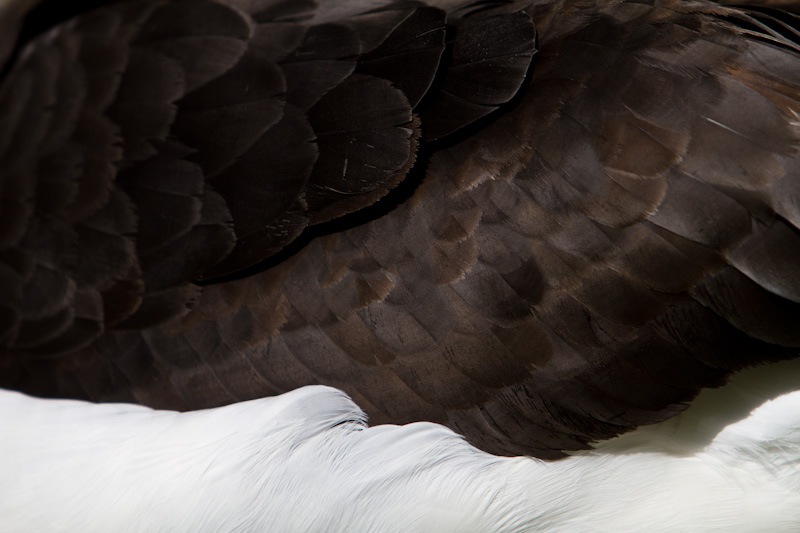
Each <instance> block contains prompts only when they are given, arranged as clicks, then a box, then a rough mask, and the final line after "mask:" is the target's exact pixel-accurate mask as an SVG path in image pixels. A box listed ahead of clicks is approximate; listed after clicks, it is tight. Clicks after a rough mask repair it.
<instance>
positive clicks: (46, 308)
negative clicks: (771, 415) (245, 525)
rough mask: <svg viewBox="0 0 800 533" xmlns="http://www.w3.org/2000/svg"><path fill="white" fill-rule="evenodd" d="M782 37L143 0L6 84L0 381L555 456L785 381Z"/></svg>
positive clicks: (12, 72)
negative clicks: (766, 373) (769, 381)
mask: <svg viewBox="0 0 800 533" xmlns="http://www.w3.org/2000/svg"><path fill="white" fill-rule="evenodd" d="M190 3H191V9H189V8H188V4H190ZM770 17H773V18H774V16H773V15H772V14H769V15H767V14H763V13H757V12H752V13H746V12H742V11H737V10H734V9H732V8H724V7H720V6H717V5H715V4H710V3H706V2H684V1H678V0H665V1H663V2H654V3H653V2H634V1H618V0H607V1H603V2H596V3H595V2H580V1H577V0H554V1H535V0H534V1H531V2H524V1H507V2H506V1H500V2H475V1H474V0H464V1H457V0H442V1H437V2H427V5H426V4H423V3H419V2H395V3H386V2H377V1H376V2H370V1H364V2H347V3H341V2H334V1H323V0H318V2H313V1H308V2H296V1H293V0H292V1H284V2H281V1H279V0H250V1H245V0H219V1H213V0H203V1H199V2H198V1H194V2H188V1H187V0H175V1H168V0H161V1H156V0H148V1H139V2H123V3H113V4H111V5H109V6H108V7H107V8H104V9H102V10H99V11H96V12H91V13H89V14H86V15H84V16H82V17H80V18H78V19H76V20H75V21H74V22H69V23H67V24H66V25H64V26H60V27H59V28H58V29H56V30H53V31H51V32H49V33H47V34H45V35H43V36H41V37H39V38H37V39H36V40H34V41H32V43H31V44H30V45H28V47H27V48H24V49H22V50H21V51H19V52H18V53H17V55H16V59H15V60H14V65H13V67H9V69H8V71H7V73H6V75H5V78H4V79H3V80H2V85H0V169H2V170H1V172H2V181H1V182H0V186H1V187H2V188H1V189H0V291H1V292H0V294H2V296H0V342H1V343H2V346H4V348H3V349H2V352H0V386H4V387H10V388H17V389H21V390H24V391H26V392H30V393H36V394H43V395H50V396H70V397H81V398H90V399H94V400H101V401H110V400H115V401H134V402H140V403H145V404H148V405H152V406H157V407H168V408H175V409H196V408H201V407H207V406H213V405H220V404H225V403H230V402H234V401H238V400H243V399H248V398H253V397H259V396H264V395H269V394H276V393H279V392H283V391H286V390H289V389H292V388H295V387H299V386H302V385H307V384H311V383H324V384H329V385H333V386H336V387H339V388H342V389H344V390H345V391H346V392H347V393H348V394H350V395H351V396H352V397H353V398H354V399H355V400H356V402H357V403H358V404H359V405H361V406H363V407H364V408H365V410H366V411H367V412H368V413H369V414H370V416H371V417H372V420H373V421H374V422H376V423H381V422H388V421H392V422H409V421H412V420H431V421H435V422H440V423H444V424H447V425H449V426H450V427H452V428H453V429H455V430H456V431H458V432H460V433H462V434H464V435H466V436H467V438H468V439H469V440H470V441H471V442H473V443H474V444H476V445H478V446H480V447H482V448H484V449H486V450H488V451H491V452H495V453H505V454H518V453H523V454H533V455H537V456H540V457H555V456H558V455H559V454H560V451H561V450H565V449H578V448H582V447H585V446H586V443H587V442H589V441H591V440H593V439H598V438H603V437H608V436H611V435H614V434H617V433H619V432H622V431H625V430H627V429H629V428H631V427H635V426H637V425H640V424H645V423H652V422H655V421H658V420H662V419H664V418H667V417H669V416H671V415H672V414H674V413H676V412H679V411H680V410H681V409H682V408H683V406H684V404H683V402H685V401H687V400H689V399H691V398H692V397H693V396H694V395H695V394H696V393H697V392H698V390H699V389H700V388H702V387H706V386H714V385H719V384H721V383H723V382H724V381H725V379H726V377H727V376H728V375H729V374H730V373H731V372H732V371H735V370H737V369H740V368H743V367H745V366H747V365H751V364H756V363H759V362H764V361H770V360H776V359H780V358H788V357H795V356H796V355H798V347H799V346H800V327H798V324H800V307H799V306H798V304H800V267H799V266H798V265H800V234H799V233H798V231H799V230H798V228H800V207H799V206H800V174H799V172H800V156H799V155H798V148H800V122H799V121H798V116H800V115H798V114H799V113H800V54H798V52H797V51H796V49H797V45H796V44H794V43H793V41H792V40H791V39H792V38H793V36H792V33H791V28H792V26H791V19H787V20H788V21H789V22H786V23H779V24H778V25H777V26H775V25H774V24H773V26H768V25H767V27H769V28H775V27H777V30H776V29H772V30H771V31H770V30H768V29H764V28H762V26H765V25H766V22H763V23H762V21H767V22H769V21H770V20H771V19H770ZM770 23H771V22H770ZM759 24H761V26H760V25H759ZM781 24H783V25H782V26H781ZM795 37H796V36H795ZM537 48H538V52H537ZM534 60H537V61H536V62H535V63H536V64H535V65H533V62H534ZM390 191H391V192H390ZM351 213H352V214H351Z"/></svg>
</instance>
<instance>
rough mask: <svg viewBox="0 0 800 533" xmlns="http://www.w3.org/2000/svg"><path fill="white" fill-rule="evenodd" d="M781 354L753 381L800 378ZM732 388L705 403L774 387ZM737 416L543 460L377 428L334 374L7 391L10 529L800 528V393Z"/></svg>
mask: <svg viewBox="0 0 800 533" xmlns="http://www.w3.org/2000/svg"><path fill="white" fill-rule="evenodd" d="M791 365H794V367H797V366H798V365H797V363H796V362H794V363H791ZM777 368H778V370H768V371H767V370H764V369H757V370H755V371H754V372H756V373H758V375H757V376H756V378H754V379H751V380H750V381H752V382H753V383H756V384H760V383H763V382H764V377H765V376H764V373H765V372H771V373H772V374H773V375H774V376H778V377H780V376H782V375H783V376H786V375H792V374H791V373H787V372H786V371H785V368H786V366H785V365H784V367H777ZM782 368H783V370H782ZM794 375H797V374H796V373H795V374H794ZM747 381H748V380H747V377H746V376H745V377H743V378H741V379H740V382H741V383H745V384H747ZM784 381H786V379H784ZM736 394H738V399H736V398H734V396H733V395H732V393H731V392H730V389H728V390H727V391H709V392H707V393H705V396H706V397H705V398H700V400H699V402H698V404H703V403H705V404H707V405H706V407H708V408H710V409H709V410H710V412H713V413H719V412H720V409H719V405H717V404H718V403H719V402H720V401H721V402H722V403H724V404H725V405H728V406H729V407H730V408H731V409H733V410H735V409H736V408H741V407H742V406H747V405H748V404H752V402H753V399H754V398H756V397H763V396H762V395H760V394H756V393H754V392H752V387H751V389H750V390H748V391H745V392H744V393H741V392H737V393H736ZM729 415H730V413H727V414H724V416H723V418H718V419H717V420H710V419H707V418H702V417H701V416H702V413H701V415H698V410H697V409H694V410H692V409H690V410H689V412H688V413H687V414H686V416H682V417H677V418H675V419H672V420H670V421H668V422H667V423H665V424H662V425H658V426H653V427H649V428H642V429H640V430H639V431H637V432H634V433H632V434H629V435H626V436H624V437H621V438H619V439H615V440H613V441H609V442H606V443H601V444H600V445H598V446H597V448H596V449H595V450H594V451H591V452H587V453H581V454H577V455H576V456H573V457H570V458H568V459H566V460H562V461H557V462H552V463H546V462H542V461H538V460H533V459H528V458H499V457H495V456H492V455H489V454H486V453H483V452H481V451H479V450H477V449H475V448H473V447H471V446H469V445H468V444H467V443H466V442H464V441H463V440H462V439H461V438H460V437H459V436H457V435H456V434H454V433H452V432H451V431H450V430H448V429H446V428H443V427H441V426H437V425H435V424H430V423H419V424H410V425H407V426H377V427H373V428H367V426H366V423H365V420H364V415H363V413H362V411H361V410H360V409H359V408H358V407H357V406H356V405H355V404H354V403H353V402H352V401H351V400H350V399H349V398H347V397H346V396H345V395H344V394H343V393H341V392H339V391H337V390H335V389H331V388H327V387H321V386H315V387H306V388H303V389H299V390H296V391H293V392H290V393H287V394H284V395H282V396H278V397H275V398H266V399H262V400H254V401H250V402H244V403H239V404H235V405H231V406H228V407H222V408H218V409H211V410H206V411H197V412H191V413H184V414H180V413H176V412H169V411H154V410H151V409H148V408H145V407H140V406H133V405H122V404H106V405H95V404H90V403H86V402H79V401H66V400H41V399H35V398H31V397H29V396H25V395H23V394H20V393H17V392H11V391H0V428H2V429H0V529H1V530H2V531H5V532H12V531H25V532H28V531H115V532H121V531H165V532H166V531H169V532H176V531H280V532H288V531H302V532H306V531H343V532H344V531H346V532H352V531H431V532H442V531H458V532H464V531H492V532H506V531H508V532H520V531H670V532H674V531H771V532H777V531H797V530H798V528H800V392H793V393H789V394H785V395H782V396H779V397H778V398H777V399H775V400H773V401H768V402H767V403H765V404H764V405H762V406H761V407H758V408H757V409H756V410H755V411H753V412H752V414H751V415H750V416H749V417H747V418H746V419H744V420H742V421H740V422H737V423H734V424H730V425H728V426H727V427H724V424H725V423H727V422H722V420H724V419H725V417H728V416H729ZM698 417H701V418H698ZM720 427H724V429H722V431H719V432H718V434H716V436H714V435H712V434H711V433H716V432H717V430H718V428H720Z"/></svg>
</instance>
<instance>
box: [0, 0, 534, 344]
mask: <svg viewBox="0 0 800 533" xmlns="http://www.w3.org/2000/svg"><path fill="white" fill-rule="evenodd" d="M44 7H45V6H40V8H39V9H44ZM368 7H370V9H367V8H366V7H365V8H363V9H361V10H357V11H355V12H353V13H349V14H348V15H347V16H343V17H339V18H336V19H331V18H330V16H328V17H325V16H322V15H324V12H323V10H319V9H317V6H316V4H314V3H313V2H311V3H308V4H302V3H297V2H277V1H274V0H271V1H269V2H251V3H246V2H230V3H227V4H226V3H220V2H214V1H201V2H193V1H192V2H190V1H151V2H127V3H119V4H113V5H111V6H109V7H107V8H105V9H101V10H97V11H94V12H92V13H90V14H86V15H84V16H82V17H80V18H78V19H75V20H74V21H72V22H69V23H67V24H66V25H63V26H60V27H58V28H56V29H54V30H52V31H51V32H50V33H48V34H47V35H45V36H43V37H41V38H39V39H38V40H36V41H34V42H32V43H31V44H30V45H29V46H28V47H27V48H25V49H24V50H23V51H21V52H20V53H19V59H18V61H17V62H16V64H15V65H14V66H13V68H12V69H11V70H10V72H9V73H8V75H7V76H6V78H5V80H4V83H3V86H2V93H0V114H2V116H3V117H4V120H3V121H2V123H1V124H0V131H2V133H0V137H2V141H0V166H2V168H3V180H2V197H1V200H0V201H2V213H3V219H2V221H0V227H2V236H1V237H0V249H1V250H2V252H3V254H4V255H3V259H2V266H0V270H1V271H2V274H0V285H1V286H2V288H3V298H2V305H0V316H2V320H0V339H2V345H3V346H5V347H6V348H7V349H8V350H9V351H11V352H14V353H17V354H25V353H27V354H28V355H36V354H38V355H58V354H64V353H68V352H71V351H73V350H75V349H78V348H80V347H84V346H87V345H89V344H91V343H92V342H93V341H94V340H95V339H97V338H99V337H100V336H102V335H103V334H104V332H106V331H109V330H112V329H116V330H142V329H147V328H150V327H154V326H157V325H161V324H164V323H166V322H169V321H171V320H175V319H176V318H178V317H180V316H183V315H185V314H186V313H187V312H188V310H189V307H190V306H191V305H192V304H193V302H194V301H195V300H196V298H197V296H198V295H199V289H198V287H197V285H196V284H195V283H193V282H195V281H199V280H209V279H214V278H219V277H222V276H231V275H241V272H242V271H244V270H245V269H247V268H248V267H251V266H252V265H254V264H257V263H259V262H261V261H263V260H265V259H267V258H269V257H271V256H272V255H274V254H275V253H276V252H278V251H280V250H282V249H283V248H284V247H286V246H287V245H288V244H289V243H291V242H292V241H293V240H294V239H295V238H296V237H297V236H298V235H300V234H301V233H302V232H303V230H304V229H305V228H306V227H307V226H309V225H312V224H318V223H321V222H326V221H329V220H333V219H337V218H339V217H341V216H342V215H345V214H347V213H350V212H353V211H357V210H359V209H361V208H363V207H365V206H367V205H370V204H372V203H374V202H375V201H376V200H378V199H379V198H381V197H382V196H384V195H385V194H386V193H387V192H388V191H389V190H390V189H392V188H393V187H395V186H396V185H397V184H398V183H400V182H401V181H402V180H403V178H404V177H405V175H406V174H407V172H408V170H409V169H410V168H411V166H412V165H413V163H414V161H415V159H416V154H417V150H418V145H419V141H418V139H419V137H420V134H421V123H422V122H423V121H422V120H420V119H419V118H417V115H420V114H423V113H424V123H425V131H426V136H427V137H429V138H431V139H433V138H440V137H443V136H445V135H447V134H450V133H453V132H455V131H458V130H459V129H460V128H462V127H464V126H465V125H467V124H469V123H471V122H474V121H475V120H477V119H479V118H481V117H483V116H485V115H487V114H489V113H491V112H492V111H494V110H495V109H497V108H498V107H499V106H501V105H502V104H503V103H504V102H505V101H507V100H508V99H510V98H512V97H513V96H514V94H515V93H516V91H517V89H518V88H519V86H520V84H521V82H522V80H523V79H524V77H525V75H526V72H527V70H528V66H529V64H530V61H531V58H532V56H533V54H534V52H535V50H534V48H533V38H534V31H533V25H532V22H531V20H530V17H529V16H528V15H526V14H525V13H524V12H522V11H520V10H519V9H517V10H515V11H513V12H502V13H495V11H494V10H489V11H488V12H487V11H481V12H480V13H476V14H472V13H464V14H463V15H461V16H454V17H451V18H450V22H449V25H450V26H449V27H450V31H451V36H450V37H449V38H447V39H446V31H447V28H448V20H447V15H446V13H445V12H444V11H442V10H440V9H437V8H433V7H429V6H426V5H424V4H419V3H391V4H384V5H380V6H368ZM313 14H316V15H317V16H318V17H317V18H320V20H316V19H315V20H311V19H310V17H311V15H313ZM486 20H491V21H494V22H497V21H500V24H501V26H502V27H503V28H504V29H505V30H506V31H507V32H509V33H508V34H507V35H504V37H503V40H502V42H498V43H489V44H490V46H489V47H488V48H487V47H486V46H483V44H485V43H482V46H481V47H479V49H476V47H475V45H474V43H472V42H471V41H469V40H467V39H465V35H468V33H467V30H470V32H471V30H472V28H473V27H474V26H476V25H478V26H480V25H481V24H483V25H484V26H485V25H486V22H485V21H486ZM478 29H480V27H479V28H478ZM484 32H485V30H484ZM471 33H474V32H471ZM471 33H469V34H471ZM445 52H447V54H448V57H450V56H452V58H453V59H452V60H451V59H448V60H447V62H446V63H443V62H442V56H443V54H444V53H445ZM479 54H481V55H479ZM500 54H504V55H502V56H501V55H500ZM483 62H493V63H494V64H493V65H491V66H490V67H488V68H483V69H482V70H481V69H480V68H477V67H476V66H475V65H478V66H480V65H481V63H483ZM492 68H494V69H498V68H502V69H504V70H503V74H504V76H503V78H502V79H503V83H504V85H503V86H502V87H500V90H499V91H498V90H494V88H493V87H494V85H496V82H494V81H492V80H491V79H490V78H486V76H485V74H486V72H491V71H492ZM478 71H480V72H478ZM479 75H480V76H482V77H483V78H484V79H483V80H481V79H477V80H476V78H477V76H479ZM439 78H441V80H440V79H439ZM473 80H475V81H473ZM434 82H435V83H434ZM470 83H472V84H473V85H474V84H476V83H477V84H478V85H482V86H483V87H484V89H485V93H486V94H489V95H491V98H490V99H489V100H488V101H484V100H486V99H482V98H481V96H479V97H478V98H477V99H475V100H474V101H468V100H465V99H464V98H460V97H459V95H458V93H457V91H458V90H459V88H460V87H461V86H462V85H468V84H470ZM468 89H469V87H468ZM500 91H505V92H502V94H501V92H500ZM451 93H453V94H454V96H451V97H450V100H448V105H444V104H440V103H439V102H438V100H439V99H442V98H443V96H442V95H445V94H446V95H451ZM453 100H455V101H456V103H455V104H453V103H452V102H451V101H453ZM454 105H455V107H454ZM459 105H461V106H467V107H469V110H468V112H466V113H461V112H460V109H459V107H458V106H459ZM470 106H471V107H470ZM476 106H478V107H479V109H473V107H476ZM454 110H455V111H454ZM453 112H455V113H456V115H455V116H456V118H455V122H454V119H453V115H452V113H453Z"/></svg>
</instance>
